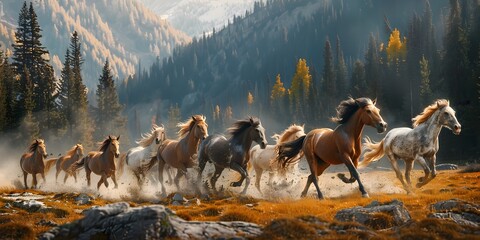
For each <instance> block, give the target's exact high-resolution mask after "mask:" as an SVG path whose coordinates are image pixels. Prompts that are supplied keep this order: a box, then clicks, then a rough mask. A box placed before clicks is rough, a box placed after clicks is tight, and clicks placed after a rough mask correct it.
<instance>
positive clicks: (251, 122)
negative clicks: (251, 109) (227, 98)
mask: <svg viewBox="0 0 480 240" xmlns="http://www.w3.org/2000/svg"><path fill="white" fill-rule="evenodd" d="M250 124H252V125H253V124H254V122H253V118H252V117H250Z"/></svg>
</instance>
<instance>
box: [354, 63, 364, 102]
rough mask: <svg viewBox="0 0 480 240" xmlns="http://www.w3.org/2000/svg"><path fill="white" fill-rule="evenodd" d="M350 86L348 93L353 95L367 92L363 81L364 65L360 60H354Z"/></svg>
mask: <svg viewBox="0 0 480 240" xmlns="http://www.w3.org/2000/svg"><path fill="white" fill-rule="evenodd" d="M351 79H352V80H351V82H352V87H351V90H350V93H351V94H352V96H353V97H355V98H357V97H361V96H365V95H366V94H367V84H366V82H365V66H364V65H363V63H362V62H361V61H360V60H357V61H355V63H354V65H353V71H352V78H351Z"/></svg>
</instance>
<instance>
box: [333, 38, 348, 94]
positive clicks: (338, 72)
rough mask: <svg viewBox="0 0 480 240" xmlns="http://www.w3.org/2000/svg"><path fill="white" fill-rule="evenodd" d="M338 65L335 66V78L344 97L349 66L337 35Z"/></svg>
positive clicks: (338, 89) (336, 52)
mask: <svg viewBox="0 0 480 240" xmlns="http://www.w3.org/2000/svg"><path fill="white" fill-rule="evenodd" d="M335 54H336V61H337V62H336V64H335V76H336V83H337V91H338V93H339V95H340V96H343V95H344V94H345V93H346V90H347V74H348V73H347V66H346V65H345V60H344V58H343V52H342V48H341V46H340V37H338V35H337V43H336V51H335Z"/></svg>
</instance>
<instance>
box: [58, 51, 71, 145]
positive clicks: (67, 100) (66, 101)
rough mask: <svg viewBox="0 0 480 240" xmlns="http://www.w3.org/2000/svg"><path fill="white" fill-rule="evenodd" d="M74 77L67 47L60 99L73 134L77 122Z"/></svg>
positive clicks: (62, 110) (61, 107) (63, 112)
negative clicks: (74, 101) (74, 107)
mask: <svg viewBox="0 0 480 240" xmlns="http://www.w3.org/2000/svg"><path fill="white" fill-rule="evenodd" d="M73 92H74V89H73V77H72V69H71V62H70V49H67V52H66V54H65V62H64V63H63V69H62V73H61V77H60V92H59V95H58V100H59V104H60V109H61V112H62V114H63V115H64V117H65V120H66V121H67V124H68V132H69V135H70V136H71V135H72V134H73V125H74V124H75V116H74V109H73V105H74V103H73V98H74V97H73Z"/></svg>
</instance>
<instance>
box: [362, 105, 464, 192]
mask: <svg viewBox="0 0 480 240" xmlns="http://www.w3.org/2000/svg"><path fill="white" fill-rule="evenodd" d="M412 120H413V129H411V128H407V127H403V128H394V129H392V130H390V131H389V132H388V133H387V135H386V136H385V138H384V139H383V140H382V141H380V142H378V143H375V142H372V141H370V139H368V138H366V139H365V144H364V146H365V149H366V152H365V155H364V156H363V161H361V162H360V164H359V167H365V166H367V165H368V164H369V163H370V162H374V161H376V160H378V159H380V158H382V156H383V155H387V157H388V159H389V160H390V163H391V164H392V167H393V170H395V173H396V175H397V178H398V179H399V180H400V182H401V183H402V185H403V188H404V189H405V191H407V193H411V192H412V186H411V180H410V172H411V171H412V168H413V163H414V161H415V160H417V161H418V162H419V163H420V165H422V167H423V170H424V172H425V176H424V177H421V178H419V179H418V183H417V187H418V188H420V187H422V186H423V185H425V184H427V183H428V182H430V181H431V180H432V179H433V178H435V176H436V175H437V171H436V168H435V162H436V153H437V151H438V135H439V134H440V131H441V130H442V128H443V127H446V128H449V129H450V130H452V131H453V133H454V134H456V135H458V134H460V132H461V131H462V126H461V125H460V123H459V122H458V120H457V118H456V117H455V111H454V110H453V109H452V108H451V107H450V103H449V102H448V100H445V99H439V100H437V101H435V102H434V103H433V104H431V105H430V106H427V107H426V108H425V109H424V110H423V112H422V113H421V114H419V115H418V116H416V117H415V118H413V119H412ZM399 159H403V160H404V161H405V179H406V182H405V180H404V179H403V176H402V173H401V172H400V169H399V168H398V165H397V161H398V160H399Z"/></svg>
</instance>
